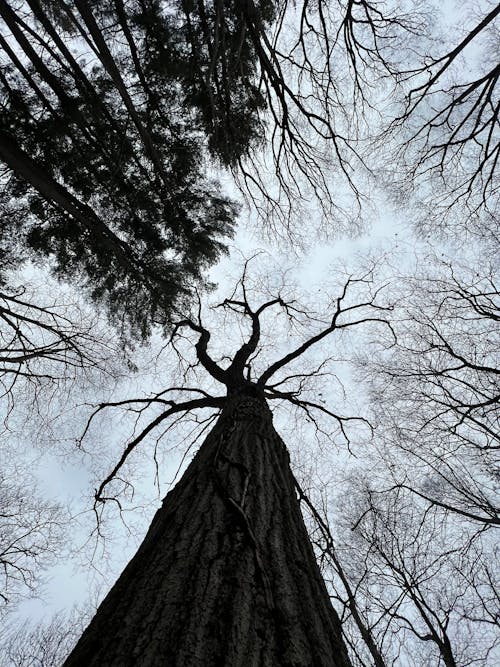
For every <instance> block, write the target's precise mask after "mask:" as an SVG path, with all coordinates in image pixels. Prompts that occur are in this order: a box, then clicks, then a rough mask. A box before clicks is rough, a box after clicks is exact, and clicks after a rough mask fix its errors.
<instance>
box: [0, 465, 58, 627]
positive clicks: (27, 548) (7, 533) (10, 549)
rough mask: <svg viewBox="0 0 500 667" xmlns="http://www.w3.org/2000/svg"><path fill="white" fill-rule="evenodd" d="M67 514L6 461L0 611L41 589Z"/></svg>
mask: <svg viewBox="0 0 500 667" xmlns="http://www.w3.org/2000/svg"><path fill="white" fill-rule="evenodd" d="M67 520H68V517H67V513H66V512H65V510H64V509H63V508H62V507H61V506H60V505H59V504H57V503H55V502H49V501H47V500H45V499H44V498H43V495H42V494H41V493H40V491H39V490H38V489H37V486H36V482H35V479H34V477H33V476H31V475H30V473H29V470H27V469H26V467H23V465H22V464H19V463H18V464H15V463H14V462H12V461H11V462H10V464H9V463H8V461H7V460H6V457H5V455H4V452H2V469H1V472H0V570H1V584H0V602H1V604H0V615H2V616H3V615H4V614H5V612H7V611H10V610H11V609H13V608H14V607H15V605H16V603H18V602H19V600H21V599H23V598H26V597H29V596H32V595H34V594H35V593H37V592H38V591H39V590H40V584H41V583H42V582H43V568H44V567H47V566H48V565H50V564H51V563H53V562H54V561H55V560H56V559H57V557H58V556H60V555H61V553H62V547H63V545H64V525H65V523H67Z"/></svg>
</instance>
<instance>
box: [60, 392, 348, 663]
mask: <svg viewBox="0 0 500 667" xmlns="http://www.w3.org/2000/svg"><path fill="white" fill-rule="evenodd" d="M349 664H350V663H349V660H348V658H347V653H346V649H345V646H344V644H343V642H342V639H341V631H340V622H339V619H338V617H337V615H336V614H335V612H334V610H333V608H332V606H331V603H330V599H329V597H328V593H327V591H326V587H325V584H324V582H323V580H322V578H321V575H320V572H319V570H318V567H317V564H316V561H315V558H314V554H313V551H312V548H311V545H310V543H309V540H308V537H307V533H306V529H305V526H304V522H303V520H302V516H301V513H300V508H299V504H298V501H297V499H296V495H295V489H294V483H293V478H292V475H291V471H290V467H289V456H288V453H287V450H286V448H285V445H284V444H283V442H282V441H281V439H280V438H279V436H278V435H277V433H276V431H275V430H274V428H273V425H272V417H271V413H270V411H269V409H268V407H267V405H266V403H265V402H264V400H263V399H262V398H254V397H248V396H240V397H235V398H232V399H229V400H228V404H227V406H226V408H225V409H224V411H223V413H222V415H221V417H220V419H219V421H218V423H217V424H216V426H215V427H214V429H213V431H212V432H211V433H210V434H209V436H208V437H207V439H206V441H205V442H204V444H203V445H202V447H201V448H200V450H199V452H198V453H197V455H196V457H195V458H194V460H193V461H192V463H191V465H190V466H189V468H188V469H187V471H186V473H185V474H184V476H183V477H182V479H181V480H180V482H179V483H178V484H177V486H176V487H175V488H174V489H173V491H171V492H170V493H169V494H168V495H167V496H166V498H165V500H164V501H163V506H162V508H161V509H160V510H158V512H157V514H156V516H155V517H154V519H153V522H152V524H151V527H150V529H149V532H148V534H147V535H146V538H145V540H144V542H143V544H142V545H141V547H140V549H139V551H138V552H137V554H136V555H135V557H134V558H133V559H132V561H131V562H130V563H129V565H128V566H127V567H126V569H125V570H124V572H123V574H122V575H121V577H120V578H119V579H118V581H117V583H116V584H115V586H114V587H113V588H112V590H111V592H110V593H109V594H108V596H107V597H106V599H105V600H104V602H103V603H102V605H101V606H100V608H99V610H98V611H97V614H96V616H95V618H94V620H93V621H92V623H91V624H90V626H89V627H88V628H87V630H86V631H85V633H84V634H83V636H82V638H81V639H80V641H79V643H78V644H77V646H76V648H75V649H74V651H73V652H72V654H71V656H70V657H69V658H68V659H67V661H66V663H65V667H75V666H78V667H97V666H99V667H107V666H108V665H112V666H113V667H128V666H132V665H140V666H146V667H149V666H159V665H162V666H165V667H191V666H192V667H267V666H269V667H271V666H272V667H277V666H279V667H281V666H282V667H285V666H287V667H348V665H349Z"/></svg>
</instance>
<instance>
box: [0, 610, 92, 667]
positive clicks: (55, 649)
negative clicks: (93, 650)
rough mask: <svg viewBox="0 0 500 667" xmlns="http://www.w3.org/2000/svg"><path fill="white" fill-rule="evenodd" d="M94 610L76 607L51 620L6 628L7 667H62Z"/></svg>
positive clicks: (2, 654)
mask: <svg viewBox="0 0 500 667" xmlns="http://www.w3.org/2000/svg"><path fill="white" fill-rule="evenodd" d="M93 611H94V610H91V608H90V607H88V608H78V607H75V608H74V609H72V610H71V611H70V612H69V613H62V612H59V613H56V614H55V615H54V616H52V617H51V618H49V619H48V620H46V619H44V620H41V621H37V622H28V621H25V622H24V623H22V624H21V625H18V626H17V627H14V626H13V624H10V625H8V626H6V627H5V628H4V629H3V630H2V633H1V634H0V658H1V660H2V665H4V667H60V665H61V664H62V663H63V661H64V659H65V658H66V657H67V655H68V653H69V652H70V651H71V649H72V648H73V646H74V644H75V642H76V641H77V639H78V636H79V634H80V633H81V631H82V629H83V627H84V626H85V623H86V622H88V619H89V617H90V616H91V615H92V613H93Z"/></svg>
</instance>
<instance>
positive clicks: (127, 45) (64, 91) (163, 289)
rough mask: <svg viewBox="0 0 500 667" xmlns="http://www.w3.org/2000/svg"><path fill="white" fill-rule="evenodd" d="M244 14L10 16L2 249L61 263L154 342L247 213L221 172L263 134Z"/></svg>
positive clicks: (160, 6)
mask: <svg viewBox="0 0 500 667" xmlns="http://www.w3.org/2000/svg"><path fill="white" fill-rule="evenodd" d="M239 5H240V3H238V2H234V3H228V4H227V5H224V7H222V5H217V7H215V6H213V7H209V6H207V7H205V6H204V3H198V4H196V3H193V6H192V7H190V3H184V2H172V3H170V4H169V5H165V4H164V3H160V2H157V1H155V0H141V2H122V0H114V1H102V0H100V1H99V2H90V3H89V2H83V1H80V0H75V1H74V2H64V0H53V1H51V2H41V1H40V0H29V2H28V3H24V4H22V5H21V3H16V2H10V3H7V2H5V3H2V4H1V6H0V18H1V20H2V34H1V35H0V48H1V49H2V51H3V53H4V56H5V59H6V61H7V64H6V65H4V66H3V67H2V68H1V70H0V104H1V111H2V113H1V118H0V159H1V160H2V161H3V162H5V164H6V165H7V167H8V168H9V170H10V172H9V174H8V180H7V183H6V187H5V188H4V189H3V191H2V194H1V198H0V207H1V210H2V219H3V221H2V228H1V234H0V237H3V238H4V240H3V241H1V238H0V242H1V243H2V245H5V237H13V236H16V238H17V241H18V247H20V249H21V251H22V253H24V256H25V257H26V256H27V257H32V256H33V255H35V256H36V257H46V258H47V257H48V258H50V263H51V266H52V269H53V270H54V272H55V273H56V274H57V275H59V276H63V277H65V278H69V279H70V280H72V281H76V282H78V283H81V282H84V283H85V284H86V285H87V286H88V288H89V290H90V292H91V294H92V296H93V297H94V298H96V299H97V300H98V301H101V300H103V301H104V302H106V304H107V306H108V307H109V310H110V312H111V314H112V315H113V316H114V318H115V320H116V321H118V322H124V321H125V322H126V323H128V324H129V325H131V326H132V329H134V330H135V332H136V333H139V334H141V335H142V336H146V335H147V334H148V333H149V331H150V327H151V325H152V324H153V323H156V322H160V323H161V324H167V325H168V322H169V320H170V318H171V315H172V313H173V312H174V311H175V310H176V309H177V308H179V307H180V306H181V305H182V304H185V303H187V302H188V301H189V298H190V296H191V295H192V289H193V285H194V284H196V283H198V284H200V283H203V270H204V268H205V267H207V265H209V264H212V263H213V262H215V261H216V260H217V259H218V258H219V257H220V255H221V253H222V252H223V251H224V248H225V246H224V239H226V238H228V237H230V236H231V234H232V231H233V226H234V222H235V216H236V213H237V207H236V206H235V204H234V203H233V202H231V201H230V200H229V199H228V198H227V197H225V196H223V195H222V194H221V192H220V188H219V186H218V185H217V183H216V182H215V181H214V180H213V179H212V178H209V177H208V176H207V175H206V171H207V158H208V156H209V154H211V155H212V156H214V157H216V158H217V159H218V161H219V163H221V164H222V165H226V166H229V165H231V164H233V163H234V162H235V161H236V160H237V159H238V158H239V157H241V155H242V154H243V153H244V152H245V151H246V150H248V148H249V146H250V145H251V144H252V143H253V142H256V141H257V140H258V138H259V137H260V135H261V130H262V127H261V121H260V116H259V114H260V111H261V110H262V109H263V106H264V101H263V98H262V96H261V94H260V92H259V89H258V86H257V83H256V81H255V78H256V77H255V58H254V52H253V48H252V45H251V41H250V39H249V37H248V35H247V33H246V32H245V31H244V30H243V31H242V25H241V20H242V10H241V7H239ZM272 8H273V3H263V7H262V12H263V20H271V19H272V15H273V11H272ZM221 11H222V12H225V13H226V15H227V16H226V18H225V20H224V21H223V22H222V23H221V17H220V16H219V14H220V12H221ZM266 16H267V19H266ZM217 21H219V23H220V25H221V26H223V29H222V28H220V29H219V28H217V29H216V28H215V23H216V22H217Z"/></svg>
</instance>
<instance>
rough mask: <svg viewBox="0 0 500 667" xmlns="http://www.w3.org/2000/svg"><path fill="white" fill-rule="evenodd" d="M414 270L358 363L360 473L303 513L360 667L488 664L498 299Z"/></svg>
mask: <svg viewBox="0 0 500 667" xmlns="http://www.w3.org/2000/svg"><path fill="white" fill-rule="evenodd" d="M425 259H426V268H425V269H424V268H420V269H417V271H416V272H415V273H412V270H411V267H409V271H408V274H407V276H406V278H405V280H404V281H403V282H400V283H399V284H400V285H401V286H404V287H405V291H404V294H402V295H401V296H402V298H401V300H399V299H396V298H395V308H394V310H393V312H392V313H391V324H392V329H391V336H390V337H387V338H386V340H385V341H383V346H382V350H379V353H378V354H374V348H372V351H371V354H370V356H369V357H368V356H364V357H363V359H362V360H360V374H362V375H363V376H366V374H367V373H368V374H369V376H370V377H371V379H372V392H373V402H372V406H373V411H374V413H375V414H374V415H373V417H372V418H371V421H372V423H374V424H376V428H375V437H374V439H373V441H372V443H371V446H370V449H367V451H366V452H365V453H364V454H363V455H361V458H362V459H363V458H364V459H365V462H364V463H363V462H359V463H358V465H357V467H356V470H355V471H354V472H351V482H350V484H349V485H348V487H347V488H346V490H345V495H344V497H343V499H341V501H340V503H339V505H338V506H337V507H336V508H335V509H334V508H333V507H332V503H333V500H332V499H329V498H328V496H329V495H330V496H331V490H330V489H328V488H325V489H323V490H321V494H320V496H319V502H321V503H322V504H319V502H318V495H317V492H316V499H317V501H316V504H315V506H314V505H313V506H311V505H310V504H309V505H308V507H309V509H310V513H311V515H312V518H313V520H314V525H315V531H314V533H313V535H315V542H316V543H317V545H318V549H319V551H320V553H321V554H322V559H323V562H324V563H325V572H326V577H327V579H330V580H331V585H332V587H333V588H334V590H335V594H336V596H337V598H338V600H339V601H340V602H341V603H342V604H343V605H344V606H345V614H344V616H343V617H342V618H343V620H344V622H345V627H346V630H347V632H348V636H350V637H352V638H353V640H352V644H353V652H354V654H355V655H356V659H355V660H357V661H358V663H359V664H360V665H363V664H371V660H372V659H373V660H378V658H377V657H376V656H377V652H378V654H379V655H380V656H381V658H382V660H383V662H382V663H380V662H379V664H391V663H392V662H393V661H396V663H397V664H400V663H401V664H410V665H424V664H428V663H429V661H430V662H432V663H433V664H434V663H436V664H443V665H468V664H473V663H475V662H478V663H479V664H492V663H493V662H494V661H495V656H496V655H497V651H498V636H497V632H496V628H497V623H498V580H497V573H496V570H495V566H494V563H495V562H496V559H497V545H496V536H495V534H494V532H495V528H497V527H498V496H497V493H496V484H495V482H496V479H497V478H498V470H497V465H496V464H497V460H498V457H496V456H495V451H496V445H495V442H496V436H497V434H498V423H497V420H498V396H497V394H498V387H497V385H498V382H497V375H498V372H497V363H496V362H497V356H498V355H497V353H496V350H497V347H498V345H497V341H496V337H497V334H498V326H497V321H496V313H497V310H498V304H497V300H498V292H497V290H496V287H495V281H494V277H493V274H492V273H491V272H490V273H489V274H488V275H487V277H485V278H483V277H481V275H484V273H486V271H484V269H485V267H484V266H483V267H482V268H483V271H482V273H481V274H479V273H478V270H477V268H476V267H475V266H474V264H471V263H469V264H468V265H465V266H463V265H460V264H459V263H458V262H457V261H456V260H455V262H454V263H453V266H451V265H450V264H449V262H448V261H446V260H445V259H443V258H442V257H440V258H436V257H433V256H432V255H429V254H428V255H426V257H425ZM415 264H416V265H417V266H421V265H422V264H423V263H422V257H421V256H418V257H417V258H416V261H415ZM486 268H487V267H486ZM393 296H394V297H396V294H394V295H393ZM380 342H381V341H380V339H379V343H380ZM358 455H359V454H358ZM311 507H312V509H311ZM318 507H319V508H320V509H321V511H320V512H319V511H318V509H317V508H318ZM332 515H333V516H335V517H336V531H335V537H333V536H332V534H331V531H330V529H329V523H328V517H331V516H332ZM329 571H330V572H331V574H328V572H329ZM353 591H355V595H353V594H352V592H353ZM360 625H361V627H360ZM349 626H351V628H354V630H356V628H358V629H359V631H357V632H353V631H350V630H349ZM363 628H364V629H366V630H367V631H368V632H367V633H365V634H363Z"/></svg>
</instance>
